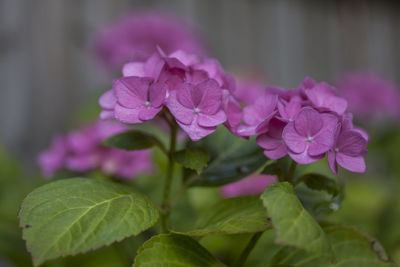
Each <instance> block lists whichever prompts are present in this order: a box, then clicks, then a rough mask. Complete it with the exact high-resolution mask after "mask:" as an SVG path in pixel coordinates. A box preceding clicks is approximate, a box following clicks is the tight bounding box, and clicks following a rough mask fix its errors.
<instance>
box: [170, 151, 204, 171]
mask: <svg viewBox="0 0 400 267" xmlns="http://www.w3.org/2000/svg"><path fill="white" fill-rule="evenodd" d="M174 159H175V160H176V162H178V163H179V164H182V166H183V167H185V168H188V169H192V170H195V171H196V172H197V174H200V173H201V172H202V171H203V169H204V167H205V166H206V165H207V162H208V161H209V160H210V155H209V154H208V152H207V150H205V149H204V148H201V147H188V148H186V149H183V150H180V151H177V152H175V154H174Z"/></svg>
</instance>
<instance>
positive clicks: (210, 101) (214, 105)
mask: <svg viewBox="0 0 400 267" xmlns="http://www.w3.org/2000/svg"><path fill="white" fill-rule="evenodd" d="M197 87H198V88H199V89H200V91H201V92H203V94H202V98H201V100H200V103H199V105H198V107H199V108H200V110H201V113H204V114H214V113H215V112H217V111H218V109H219V108H220V107H221V100H222V90H221V88H220V87H219V86H218V83H217V82H216V81H215V80H213V79H208V80H205V81H204V82H201V83H200V84H198V85H197Z"/></svg>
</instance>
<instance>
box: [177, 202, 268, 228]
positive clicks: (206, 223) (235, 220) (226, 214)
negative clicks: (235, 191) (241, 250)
mask: <svg viewBox="0 0 400 267" xmlns="http://www.w3.org/2000/svg"><path fill="white" fill-rule="evenodd" d="M268 228H270V225H269V223H268V220H267V215H266V210H265V208H264V206H263V204H262V202H261V200H260V198H259V196H245V197H237V198H228V199H224V200H222V201H220V202H219V203H217V204H216V205H215V206H213V208H212V210H207V212H206V213H204V214H202V215H201V216H200V219H199V221H198V222H197V226H196V229H195V230H193V231H190V232H187V233H183V234H186V235H193V236H203V235H209V234H240V233H254V232H262V231H265V230H267V229H268Z"/></svg>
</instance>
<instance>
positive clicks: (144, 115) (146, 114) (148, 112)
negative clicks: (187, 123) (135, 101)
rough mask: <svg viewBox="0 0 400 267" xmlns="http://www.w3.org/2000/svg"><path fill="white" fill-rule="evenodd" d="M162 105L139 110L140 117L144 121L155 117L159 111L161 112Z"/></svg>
mask: <svg viewBox="0 0 400 267" xmlns="http://www.w3.org/2000/svg"><path fill="white" fill-rule="evenodd" d="M161 109H162V107H160V108H143V109H141V110H140V111H139V119H140V120H142V121H148V120H151V119H153V118H154V117H155V116H156V115H157V114H158V112H160V111H161Z"/></svg>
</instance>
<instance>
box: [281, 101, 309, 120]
mask: <svg viewBox="0 0 400 267" xmlns="http://www.w3.org/2000/svg"><path fill="white" fill-rule="evenodd" d="M302 102H303V100H302V99H301V97H300V96H297V95H295V96H293V97H291V98H290V99H289V100H288V101H286V100H285V99H284V98H279V101H278V111H279V118H280V119H281V120H283V121H286V122H290V121H293V120H294V119H295V118H296V116H297V114H298V113H299V112H300V109H301V107H302Z"/></svg>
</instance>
